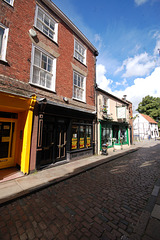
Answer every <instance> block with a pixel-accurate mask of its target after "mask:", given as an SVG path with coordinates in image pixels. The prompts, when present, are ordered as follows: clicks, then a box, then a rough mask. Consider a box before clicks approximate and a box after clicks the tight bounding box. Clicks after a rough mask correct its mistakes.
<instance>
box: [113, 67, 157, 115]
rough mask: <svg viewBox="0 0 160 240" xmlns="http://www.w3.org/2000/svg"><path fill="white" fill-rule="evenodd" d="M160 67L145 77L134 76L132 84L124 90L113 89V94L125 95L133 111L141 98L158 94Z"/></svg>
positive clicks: (120, 96)
mask: <svg viewBox="0 0 160 240" xmlns="http://www.w3.org/2000/svg"><path fill="white" fill-rule="evenodd" d="M159 82H160V67H157V68H155V69H154V71H153V72H152V73H151V74H150V75H149V76H148V77H146V78H136V79H135V80H134V85H132V86H130V87H127V88H126V89H125V90H124V91H114V92H113V94H114V95H116V96H118V97H119V98H122V97H123V95H127V100H129V101H131V102H132V104H133V110H134V111H135V110H136V109H137V107H138V104H139V103H140V102H141V101H142V98H143V97H145V96H147V95H150V96H153V97H159V96H160V84H159Z"/></svg>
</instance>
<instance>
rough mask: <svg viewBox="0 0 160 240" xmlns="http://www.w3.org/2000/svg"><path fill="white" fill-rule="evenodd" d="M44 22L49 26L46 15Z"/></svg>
mask: <svg viewBox="0 0 160 240" xmlns="http://www.w3.org/2000/svg"><path fill="white" fill-rule="evenodd" d="M44 23H45V24H46V25H47V26H49V18H48V17H47V16H45V17H44Z"/></svg>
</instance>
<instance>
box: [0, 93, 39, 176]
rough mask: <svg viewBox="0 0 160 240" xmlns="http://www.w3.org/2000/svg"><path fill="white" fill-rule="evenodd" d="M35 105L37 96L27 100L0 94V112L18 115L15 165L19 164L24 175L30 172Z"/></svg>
mask: <svg viewBox="0 0 160 240" xmlns="http://www.w3.org/2000/svg"><path fill="white" fill-rule="evenodd" d="M35 103H36V96H33V97H32V98H25V97H21V96H17V95H12V94H7V93H2V92H0V111H2V112H12V113H18V120H17V128H16V139H15V147H14V148H15V157H14V158H15V159H14V164H13V165H16V164H18V165H19V166H20V169H21V171H22V172H23V173H28V172H29V159H30V145H31V132H32V120H33V109H34V105H35ZM8 120H9V119H8Z"/></svg>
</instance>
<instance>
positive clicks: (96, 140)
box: [94, 51, 98, 154]
mask: <svg viewBox="0 0 160 240" xmlns="http://www.w3.org/2000/svg"><path fill="white" fill-rule="evenodd" d="M94 55H95V64H94V68H95V78H94V90H95V108H96V121H95V124H96V138H95V154H98V119H97V83H96V61H97V59H96V57H97V56H98V52H97V51H96V52H95V53H94Z"/></svg>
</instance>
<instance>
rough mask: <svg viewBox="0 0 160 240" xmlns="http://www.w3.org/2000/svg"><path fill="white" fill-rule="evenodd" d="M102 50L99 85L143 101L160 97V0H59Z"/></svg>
mask: <svg viewBox="0 0 160 240" xmlns="http://www.w3.org/2000/svg"><path fill="white" fill-rule="evenodd" d="M53 2H54V3H55V4H56V5H57V7H59V8H60V9H61V10H62V11H63V12H64V13H65V14H66V15H67V17H68V18H70V19H71V21H72V22H73V23H74V24H75V25H76V26H77V27H78V28H79V29H80V30H81V31H82V32H83V34H84V35H85V36H86V37H87V38H88V39H89V40H90V41H91V42H92V44H93V45H94V46H95V47H96V48H97V49H98V51H99V56H98V57H97V84H98V85H99V87H100V88H102V89H104V90H106V91H108V92H110V93H112V94H113V95H116V96H118V97H120V98H121V97H123V95H124V94H125V95H127V99H128V100H130V101H131V102H132V103H133V109H134V111H135V110H136V108H137V106H138V103H139V102H141V100H142V98H143V97H145V96H146V95H151V96H155V97H158V96H160V56H159V52H158V49H160V13H159V11H160V0H99V1H95V0H81V1H77V0H61V1H60V0H53Z"/></svg>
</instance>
